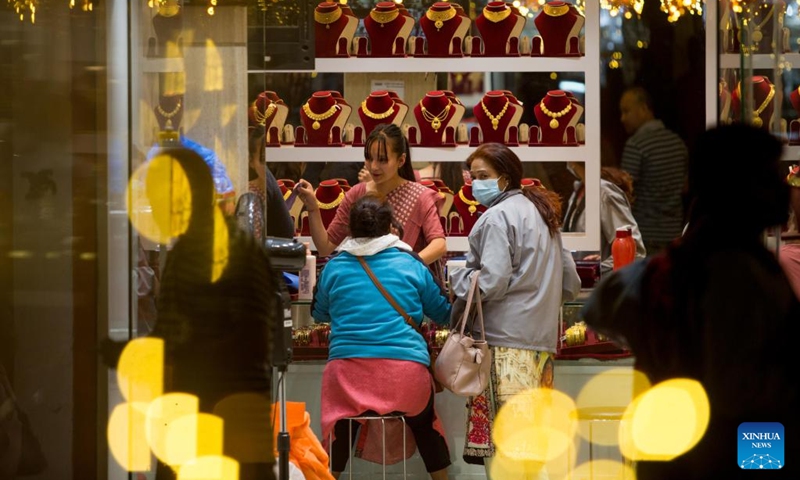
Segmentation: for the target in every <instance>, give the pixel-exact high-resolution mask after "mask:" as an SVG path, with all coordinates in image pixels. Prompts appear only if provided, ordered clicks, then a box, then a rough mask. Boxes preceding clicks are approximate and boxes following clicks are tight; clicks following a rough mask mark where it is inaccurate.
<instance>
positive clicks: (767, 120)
mask: <svg viewBox="0 0 800 480" xmlns="http://www.w3.org/2000/svg"><path fill="white" fill-rule="evenodd" d="M752 83H753V111H752V113H751V117H750V118H749V119H748V120H749V123H752V125H753V126H754V127H756V128H764V129H765V130H771V126H772V125H771V123H772V120H773V118H772V117H773V114H774V113H775V103H774V102H773V99H774V98H775V86H774V85H773V84H772V82H771V81H770V80H769V78H767V77H764V76H761V75H756V76H754V77H752ZM741 100H742V84H741V82H739V85H738V86H737V87H736V90H735V91H734V92H733V94H732V95H731V109H732V110H733V112H734V116H736V120H740V119H739V115H740V113H739V112H741ZM790 100H791V96H790Z"/></svg>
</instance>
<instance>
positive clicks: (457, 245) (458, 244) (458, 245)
mask: <svg viewBox="0 0 800 480" xmlns="http://www.w3.org/2000/svg"><path fill="white" fill-rule="evenodd" d="M296 238H297V241H298V242H300V243H303V242H308V246H309V248H310V249H311V250H314V251H316V250H317V247H315V246H314V240H312V239H311V237H296ZM445 241H446V242H447V251H448V252H468V251H469V240H468V239H467V237H446V238H445ZM570 243H571V242H570V241H569V240H568V239H567V238H566V237H565V238H564V247H565V248H569V245H570Z"/></svg>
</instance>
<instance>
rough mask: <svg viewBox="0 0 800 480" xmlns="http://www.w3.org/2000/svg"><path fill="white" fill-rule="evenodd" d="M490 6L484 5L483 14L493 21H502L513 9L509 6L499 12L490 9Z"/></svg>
mask: <svg viewBox="0 0 800 480" xmlns="http://www.w3.org/2000/svg"><path fill="white" fill-rule="evenodd" d="M488 8H489V7H483V16H484V18H486V20H489V21H490V22H492V23H498V22H502V21H503V20H505V19H506V18H508V16H509V15H511V9H510V8H508V7H506V8H505V9H503V10H502V11H499V12H495V11H492V10H489V9H488Z"/></svg>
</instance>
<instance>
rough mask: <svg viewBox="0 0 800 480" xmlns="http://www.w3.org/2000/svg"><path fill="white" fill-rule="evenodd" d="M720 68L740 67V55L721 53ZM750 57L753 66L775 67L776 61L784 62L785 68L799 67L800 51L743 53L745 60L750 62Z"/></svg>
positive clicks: (766, 68)
mask: <svg viewBox="0 0 800 480" xmlns="http://www.w3.org/2000/svg"><path fill="white" fill-rule="evenodd" d="M719 57H720V58H719V67H720V68H741V66H742V63H741V62H742V57H741V55H740V54H738V53H723V54H721V55H720V56H719ZM751 59H752V62H753V63H752V65H753V68H754V69H756V70H758V69H763V70H772V69H773V68H775V64H776V63H780V62H785V63H788V65H786V68H787V69H790V68H800V53H780V54H777V58H776V54H774V53H755V54H752V55H745V62H750V60H751Z"/></svg>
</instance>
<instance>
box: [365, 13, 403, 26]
mask: <svg viewBox="0 0 800 480" xmlns="http://www.w3.org/2000/svg"><path fill="white" fill-rule="evenodd" d="M398 15H400V10H391V11H389V12H378V11H375V10H370V12H369V16H370V17H371V18H372V19H373V20H375V21H376V22H378V23H380V24H381V28H383V24H384V23H389V22H391V21H392V20H394V19H395V18H397V16H398Z"/></svg>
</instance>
